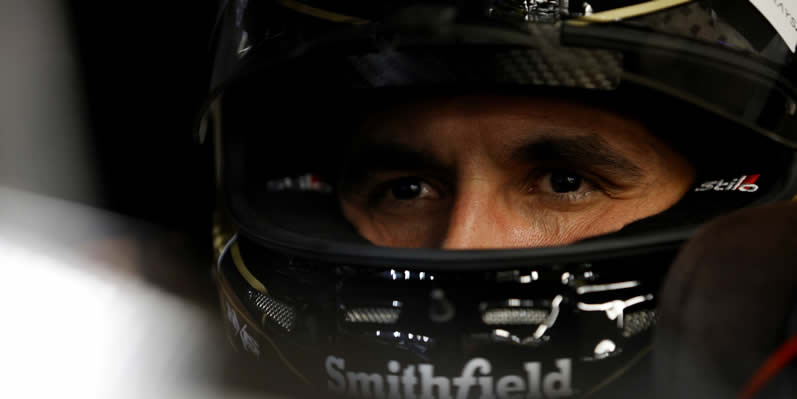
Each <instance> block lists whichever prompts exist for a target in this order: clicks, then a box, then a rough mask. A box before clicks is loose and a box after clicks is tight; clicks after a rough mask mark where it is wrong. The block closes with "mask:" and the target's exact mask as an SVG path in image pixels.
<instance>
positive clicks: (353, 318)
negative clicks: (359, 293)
mask: <svg viewBox="0 0 797 399" xmlns="http://www.w3.org/2000/svg"><path fill="white" fill-rule="evenodd" d="M400 314H401V309H397V308H355V309H349V310H347V311H346V313H345V314H344V316H343V320H344V321H346V322H348V323H372V324H394V323H396V321H398V318H399V315H400Z"/></svg>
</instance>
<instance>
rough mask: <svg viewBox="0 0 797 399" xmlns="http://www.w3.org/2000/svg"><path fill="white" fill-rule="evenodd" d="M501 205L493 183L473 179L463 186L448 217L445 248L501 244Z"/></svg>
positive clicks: (498, 245) (443, 246) (485, 246)
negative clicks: (499, 220)
mask: <svg viewBox="0 0 797 399" xmlns="http://www.w3.org/2000/svg"><path fill="white" fill-rule="evenodd" d="M497 206H499V201H496V198H495V196H494V195H492V194H491V192H490V188H489V185H488V184H486V183H485V182H479V181H472V182H470V183H469V184H467V185H465V186H464V187H461V189H460V190H458V192H457V199H456V200H455V202H454V205H453V207H452V209H451V214H450V216H449V219H448V229H447V230H446V234H445V237H443V240H442V243H441V248H444V249H466V248H487V247H500V246H501V245H500V242H501V240H502V237H501V231H500V230H501V229H499V228H498V221H497V217H496V216H497V214H498V212H497V208H496V207H497Z"/></svg>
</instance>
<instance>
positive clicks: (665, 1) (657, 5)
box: [567, 0, 693, 26]
mask: <svg viewBox="0 0 797 399" xmlns="http://www.w3.org/2000/svg"><path fill="white" fill-rule="evenodd" d="M692 1H693V0H651V1H646V2H644V3H640V4H635V5H632V6H627V7H620V8H615V9H613V10H607V11H602V12H597V13H595V14H592V15H585V16H583V17H580V18H576V19H572V20H569V21H567V23H568V24H570V25H575V26H584V25H589V24H592V23H607V22H617V21H620V20H623V19H627V18H633V17H638V16H640V15H646V14H651V13H654V12H656V11H661V10H664V9H665V8H670V7H675V6H679V5H681V4H686V3H690V2H692Z"/></svg>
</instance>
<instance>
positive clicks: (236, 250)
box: [230, 241, 268, 295]
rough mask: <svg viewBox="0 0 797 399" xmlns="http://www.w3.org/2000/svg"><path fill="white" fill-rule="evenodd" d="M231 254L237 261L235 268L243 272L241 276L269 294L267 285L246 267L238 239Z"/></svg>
mask: <svg viewBox="0 0 797 399" xmlns="http://www.w3.org/2000/svg"><path fill="white" fill-rule="evenodd" d="M230 254H231V255H232V263H235V268H236V269H238V273H241V277H243V278H244V280H246V282H247V283H249V285H250V286H252V288H254V289H256V290H258V291H260V292H262V293H263V294H266V295H268V290H267V289H266V286H265V285H263V283H261V282H260V280H258V279H257V277H255V276H254V275H253V274H252V272H250V271H249V269H247V268H246V264H245V263H244V259H243V258H242V257H241V250H240V249H239V248H238V241H236V242H234V243H233V244H232V247H230Z"/></svg>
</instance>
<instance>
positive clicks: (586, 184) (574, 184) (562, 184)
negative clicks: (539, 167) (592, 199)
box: [533, 169, 598, 201]
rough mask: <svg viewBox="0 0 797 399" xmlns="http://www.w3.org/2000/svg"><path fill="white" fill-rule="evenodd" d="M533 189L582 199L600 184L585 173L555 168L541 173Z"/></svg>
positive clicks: (541, 192)
mask: <svg viewBox="0 0 797 399" xmlns="http://www.w3.org/2000/svg"><path fill="white" fill-rule="evenodd" d="M535 180H536V184H535V186H534V189H533V191H534V192H536V193H538V194H548V195H550V196H552V197H557V198H561V199H566V200H568V201H575V200H580V199H583V198H584V197H586V196H587V195H589V194H590V193H592V192H593V191H596V190H598V186H597V185H595V184H593V183H592V181H591V180H589V179H587V178H585V177H584V175H582V174H580V173H577V172H573V171H572V170H568V169H553V170H548V171H547V172H543V173H541V175H539V177H538V178H537V179H535Z"/></svg>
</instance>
